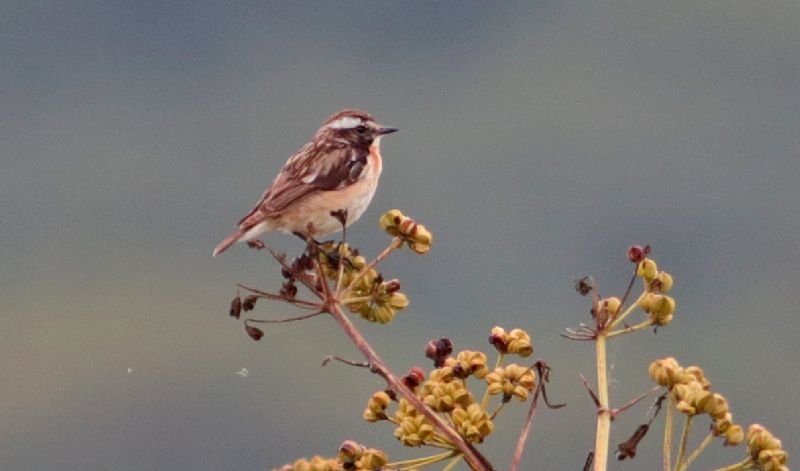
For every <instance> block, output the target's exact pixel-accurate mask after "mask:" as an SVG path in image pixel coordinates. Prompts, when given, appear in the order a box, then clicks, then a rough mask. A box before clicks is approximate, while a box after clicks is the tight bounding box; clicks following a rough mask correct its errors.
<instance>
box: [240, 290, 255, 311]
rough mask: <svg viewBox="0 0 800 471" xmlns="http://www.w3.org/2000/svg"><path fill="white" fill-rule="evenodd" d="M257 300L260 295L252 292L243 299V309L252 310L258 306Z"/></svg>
mask: <svg viewBox="0 0 800 471" xmlns="http://www.w3.org/2000/svg"><path fill="white" fill-rule="evenodd" d="M256 301H258V296H257V295H255V294H251V295H250V296H248V297H246V298H244V301H242V309H243V310H244V311H252V310H253V308H254V307H256Z"/></svg>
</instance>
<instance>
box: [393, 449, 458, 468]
mask: <svg viewBox="0 0 800 471" xmlns="http://www.w3.org/2000/svg"><path fill="white" fill-rule="evenodd" d="M456 455H458V451H446V452H444V453H439V454H438V455H431V456H423V457H421V458H412V459H410V460H403V461H395V462H394V463H389V464H387V465H386V467H387V468H389V469H411V468H413V467H415V466H428V465H429V464H433V463H438V462H439V461H444V460H446V459H449V458H452V457H454V456H456Z"/></svg>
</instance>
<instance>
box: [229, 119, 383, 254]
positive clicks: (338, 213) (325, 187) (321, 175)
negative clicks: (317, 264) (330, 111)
mask: <svg viewBox="0 0 800 471" xmlns="http://www.w3.org/2000/svg"><path fill="white" fill-rule="evenodd" d="M395 131H397V129H395V128H389V127H385V126H381V125H380V124H378V123H377V122H375V119H374V118H373V117H372V116H370V115H369V114H367V113H365V112H363V111H359V110H354V109H348V110H342V111H340V112H338V113H336V114H334V115H333V116H331V117H330V118H328V119H327V120H326V121H325V122H324V123H323V124H322V127H320V128H319V130H317V132H316V133H315V134H314V137H313V138H312V139H311V141H310V142H309V143H307V144H306V145H304V146H303V147H302V148H301V149H300V150H299V151H297V153H295V154H294V155H293V156H291V157H290V158H289V160H287V161H286V163H285V164H284V165H283V168H282V169H281V171H280V173H278V176H276V177H275V180H273V181H272V185H271V186H270V187H269V188H267V190H266V191H265V192H264V194H263V195H262V196H261V199H260V200H259V201H258V204H256V207H255V208H253V210H252V211H250V213H248V214H247V216H245V217H244V218H242V220H241V221H239V225H238V228H237V229H236V231H235V232H234V233H233V234H231V235H229V236H228V237H226V238H225V240H223V241H222V242H220V243H219V245H217V247H216V248H215V249H214V256H215V257H216V256H217V255H219V254H220V253H222V252H224V251H225V250H227V249H228V247H230V246H231V245H233V244H234V243H236V242H239V241H247V242H253V243H257V241H256V238H257V237H258V236H259V235H261V234H263V233H264V232H267V231H273V230H279V231H283V232H293V233H297V234H303V235H304V236H306V237H312V238H313V237H317V236H325V235H328V234H331V233H333V232H336V231H338V230H340V229H343V228H344V227H345V226H349V225H350V224H352V223H354V222H356V221H357V220H358V218H360V217H361V215H362V214H364V211H365V210H366V209H367V206H369V203H370V201H371V200H372V197H373V195H374V194H375V189H376V188H377V187H378V179H379V178H380V175H381V169H382V162H381V152H380V145H381V137H383V136H384V135H386V134H390V133H393V132H395Z"/></svg>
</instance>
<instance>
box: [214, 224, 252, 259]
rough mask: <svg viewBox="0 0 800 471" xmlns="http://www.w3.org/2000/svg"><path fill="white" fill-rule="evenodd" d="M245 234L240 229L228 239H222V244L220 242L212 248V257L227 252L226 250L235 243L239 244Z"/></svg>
mask: <svg viewBox="0 0 800 471" xmlns="http://www.w3.org/2000/svg"><path fill="white" fill-rule="evenodd" d="M245 232H246V231H244V230H242V229H239V230H238V231H236V232H234V233H233V234H231V235H229V236H228V237H226V238H225V239H223V240H222V242H220V243H219V244H218V245H217V246H216V247H215V248H214V255H213V256H214V257H216V256H217V255H219V254H221V253H222V252H224V251H226V250H228V248H229V247H230V246H231V245H233V244H235V243H236V242H239V241H240V240H242V238H243V237H244V235H245Z"/></svg>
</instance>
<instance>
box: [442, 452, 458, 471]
mask: <svg viewBox="0 0 800 471" xmlns="http://www.w3.org/2000/svg"><path fill="white" fill-rule="evenodd" d="M459 461H461V457H460V456H456V457H455V458H453V460H452V461H451V462H449V463H447V466H445V467H444V468H443V469H442V471H450V470H452V469H453V468H454V467H455V465H457V464H458V462H459Z"/></svg>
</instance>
